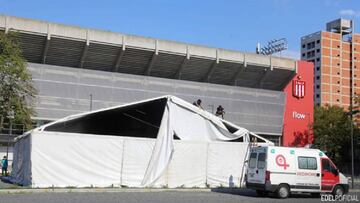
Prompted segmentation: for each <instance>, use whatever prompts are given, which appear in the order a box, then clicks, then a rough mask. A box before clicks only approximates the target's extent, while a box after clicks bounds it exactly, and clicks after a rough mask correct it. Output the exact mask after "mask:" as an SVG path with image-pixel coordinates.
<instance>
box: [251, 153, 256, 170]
mask: <svg viewBox="0 0 360 203" xmlns="http://www.w3.org/2000/svg"><path fill="white" fill-rule="evenodd" d="M256 156H257V153H251V154H250V162H249V168H255V166H256Z"/></svg>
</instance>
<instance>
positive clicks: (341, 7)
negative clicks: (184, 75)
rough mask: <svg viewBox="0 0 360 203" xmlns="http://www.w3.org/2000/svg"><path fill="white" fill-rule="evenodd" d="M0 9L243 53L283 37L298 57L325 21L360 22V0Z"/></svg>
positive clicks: (36, 4) (196, 0) (56, 4)
mask: <svg viewBox="0 0 360 203" xmlns="http://www.w3.org/2000/svg"><path fill="white" fill-rule="evenodd" d="M0 14H3V15H10V16H17V17H25V18H31V19H37V20H44V21H49V22H54V23H62V24H66V25H74V26H80V27H84V28H94V29H100V30H108V31H113V32H120V33H124V34H133V35H139V36H144V37H152V38H159V39H164V40H173V41H178V42H182V43H190V44H197V45H203V46H209V47H216V48H223V49H231V50H237V51H247V52H255V48H256V44H257V43H261V44H262V45H265V44H266V43H267V42H268V41H269V40H273V39H280V38H286V39H287V41H288V50H286V51H284V52H283V53H282V56H285V57H291V58H299V57H300V54H299V52H300V38H301V37H302V36H304V35H307V34H310V33H314V32H317V31H320V30H325V26H326V23H327V22H329V21H332V20H335V19H337V18H341V17H342V18H345V19H353V20H354V22H355V25H359V26H360V0H217V1H215V0H181V1H180V0H177V1H176V0H127V1H122V0H112V1H110V0H101V1H100V0H98V1H93V0H58V1H53V0H31V1H29V0H0ZM355 31H356V32H359V31H360V28H359V29H357V28H356V27H355Z"/></svg>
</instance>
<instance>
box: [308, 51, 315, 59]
mask: <svg viewBox="0 0 360 203" xmlns="http://www.w3.org/2000/svg"><path fill="white" fill-rule="evenodd" d="M306 56H307V57H308V58H311V57H314V56H315V51H309V52H308V53H307V54H306Z"/></svg>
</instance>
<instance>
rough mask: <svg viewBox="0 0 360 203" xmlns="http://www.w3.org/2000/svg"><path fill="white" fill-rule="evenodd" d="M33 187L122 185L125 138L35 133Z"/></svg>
mask: <svg viewBox="0 0 360 203" xmlns="http://www.w3.org/2000/svg"><path fill="white" fill-rule="evenodd" d="M32 137H33V139H32V140H33V146H32V177H33V180H32V186H33V187H49V186H55V187H69V186H75V187H89V186H94V187H109V186H120V174H121V160H122V151H123V149H122V146H123V143H122V142H123V140H122V139H121V138H118V137H114V136H96V135H87V134H76V133H57V132H41V133H34V134H33V135H32Z"/></svg>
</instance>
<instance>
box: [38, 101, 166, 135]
mask: <svg viewBox="0 0 360 203" xmlns="http://www.w3.org/2000/svg"><path fill="white" fill-rule="evenodd" d="M166 103H167V98H161V99H157V100H152V101H148V102H144V103H138V104H135V105H130V106H124V107H120V108H115V109H109V110H104V111H99V112H94V113H90V114H86V115H84V116H81V117H78V118H74V119H70V120H67V121H63V122H59V123H54V124H52V125H49V126H47V127H46V128H44V131H56V132H68V133H85V134H98V135H116V136H128V137H146V138H156V137H157V134H158V131H159V127H160V123H161V119H162V116H163V113H164V109H165V105H166Z"/></svg>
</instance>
